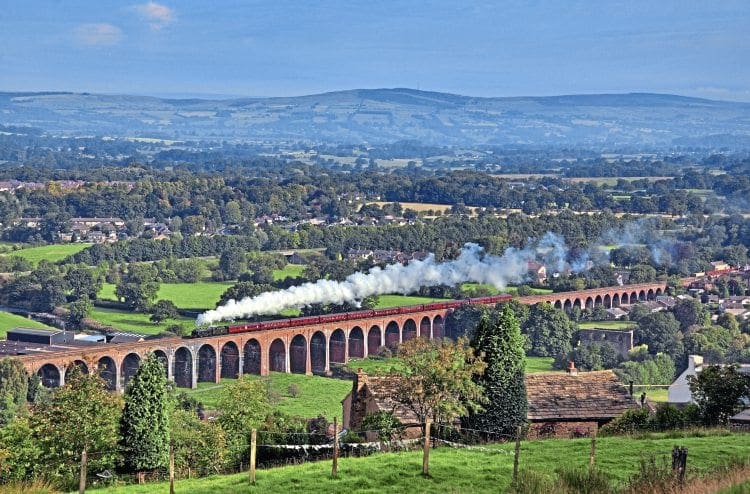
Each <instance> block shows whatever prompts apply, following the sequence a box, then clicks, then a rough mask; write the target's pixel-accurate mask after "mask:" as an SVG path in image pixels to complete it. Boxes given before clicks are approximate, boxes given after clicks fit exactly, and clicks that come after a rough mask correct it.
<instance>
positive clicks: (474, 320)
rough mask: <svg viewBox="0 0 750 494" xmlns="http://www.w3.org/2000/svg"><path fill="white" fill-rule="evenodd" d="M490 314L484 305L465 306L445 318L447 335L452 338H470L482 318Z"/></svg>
mask: <svg viewBox="0 0 750 494" xmlns="http://www.w3.org/2000/svg"><path fill="white" fill-rule="evenodd" d="M487 314H488V309H487V307H485V306H484V305H475V304H464V305H461V306H460V307H456V310H454V311H453V312H451V313H450V314H448V316H447V317H446V318H445V334H446V336H449V337H451V338H460V337H462V336H464V337H468V336H469V335H471V332H472V331H474V328H476V327H477V324H479V321H480V320H481V319H482V317H484V316H486V315H487Z"/></svg>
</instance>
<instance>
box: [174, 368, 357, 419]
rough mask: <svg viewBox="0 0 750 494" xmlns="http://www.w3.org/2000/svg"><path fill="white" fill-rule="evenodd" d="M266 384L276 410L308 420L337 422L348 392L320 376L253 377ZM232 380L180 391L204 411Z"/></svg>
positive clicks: (343, 383)
mask: <svg viewBox="0 0 750 494" xmlns="http://www.w3.org/2000/svg"><path fill="white" fill-rule="evenodd" d="M253 378H254V379H258V380H260V381H263V382H264V383H267V385H268V386H269V388H270V390H271V392H272V395H275V396H276V397H277V398H278V399H279V401H278V403H277V404H276V405H275V408H277V409H278V410H280V411H282V412H284V413H287V414H289V415H295V416H299V417H305V418H312V417H317V416H318V415H323V416H324V417H326V418H327V419H328V420H331V421H332V420H333V417H334V416H336V417H338V418H339V420H341V418H342V417H341V411H342V408H341V400H343V399H344V396H346V394H347V393H348V392H349V391H351V389H352V383H351V381H344V380H341V379H331V378H328V377H320V376H305V375H302V374H286V373H283V372H271V375H270V376H268V377H260V376H253ZM234 381H236V380H235V379H222V380H221V383H219V384H216V383H199V384H198V389H194V390H190V389H187V390H183V389H180V391H185V392H187V393H188V394H190V395H192V396H193V397H195V399H197V400H198V401H200V402H201V403H203V405H204V406H205V407H206V408H207V409H215V408H216V407H217V404H218V401H219V397H220V395H221V390H222V389H223V388H224V386H226V385H227V384H229V383H232V382H234ZM292 384H294V385H295V386H297V388H298V390H299V394H298V395H297V396H296V397H293V396H291V395H290V393H289V386H290V385H292Z"/></svg>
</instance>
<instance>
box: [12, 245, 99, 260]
mask: <svg viewBox="0 0 750 494" xmlns="http://www.w3.org/2000/svg"><path fill="white" fill-rule="evenodd" d="M90 246H91V244H83V243H81V244H79V243H75V244H53V245H44V246H41V247H26V248H23V249H18V250H13V251H8V252H5V253H3V254H2V255H6V256H18V257H22V258H24V259H26V260H27V261H29V262H30V263H31V264H32V265H34V266H36V265H37V264H39V261H41V260H42V259H46V260H47V261H50V262H57V261H61V260H63V259H65V258H66V257H68V256H72V255H73V254H76V253H78V252H80V251H82V250H83V249H85V248H87V247H90Z"/></svg>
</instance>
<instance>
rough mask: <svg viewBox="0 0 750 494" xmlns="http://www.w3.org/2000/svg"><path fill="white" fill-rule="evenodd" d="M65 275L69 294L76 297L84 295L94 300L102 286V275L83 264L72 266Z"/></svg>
mask: <svg viewBox="0 0 750 494" xmlns="http://www.w3.org/2000/svg"><path fill="white" fill-rule="evenodd" d="M65 277H66V278H67V280H68V284H69V285H70V290H71V294H72V295H73V297H75V298H76V299H79V298H81V297H83V296H84V295H86V296H87V297H88V298H89V299H91V300H95V299H96V296H97V293H99V290H100V289H101V287H102V277H101V276H100V275H99V274H98V273H96V272H94V271H93V270H92V269H89V268H87V267H86V266H84V265H74V266H72V267H71V268H70V269H68V272H67V273H66V275H65Z"/></svg>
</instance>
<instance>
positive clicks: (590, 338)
mask: <svg viewBox="0 0 750 494" xmlns="http://www.w3.org/2000/svg"><path fill="white" fill-rule="evenodd" d="M633 332H634V330H632V329H628V330H620V329H602V328H592V329H580V330H579V331H578V339H579V341H580V342H581V345H583V346H590V345H592V344H594V343H596V344H597V345H603V344H604V343H609V344H610V345H612V347H614V349H615V350H617V353H618V354H620V355H621V356H623V357H627V356H628V352H629V351H630V350H632V349H633Z"/></svg>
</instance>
